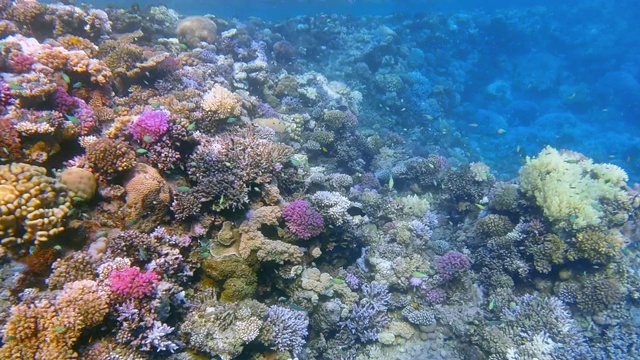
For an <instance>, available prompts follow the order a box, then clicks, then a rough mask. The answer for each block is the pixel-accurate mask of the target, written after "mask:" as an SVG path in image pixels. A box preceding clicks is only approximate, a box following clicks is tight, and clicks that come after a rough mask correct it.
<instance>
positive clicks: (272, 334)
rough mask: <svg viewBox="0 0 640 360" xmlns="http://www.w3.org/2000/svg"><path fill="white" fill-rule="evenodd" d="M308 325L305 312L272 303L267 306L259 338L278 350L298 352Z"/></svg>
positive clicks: (302, 344)
mask: <svg viewBox="0 0 640 360" xmlns="http://www.w3.org/2000/svg"><path fill="white" fill-rule="evenodd" d="M308 326H309V318H308V317H307V315H306V314H305V313H303V312H301V311H294V310H290V309H287V308H284V307H281V306H277V305H273V306H270V307H269V313H268V314H267V320H266V321H265V322H264V325H263V326H262V330H261V331H260V339H261V340H262V341H263V342H264V343H265V344H267V345H269V346H271V347H273V348H274V349H276V350H278V351H291V352H293V353H294V354H298V353H300V352H301V351H302V348H303V347H304V345H305V343H306V341H305V340H304V338H305V337H306V336H307V327H308Z"/></svg>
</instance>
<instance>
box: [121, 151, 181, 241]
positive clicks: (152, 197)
mask: <svg viewBox="0 0 640 360" xmlns="http://www.w3.org/2000/svg"><path fill="white" fill-rule="evenodd" d="M124 188H125V190H126V191H127V200H126V202H127V209H128V219H129V221H131V222H135V224H136V227H137V228H138V229H141V230H144V231H151V230H152V229H153V228H154V227H156V226H157V224H158V223H160V222H162V221H163V220H166V219H165V218H166V217H167V216H168V213H169V208H170V206H171V197H172V191H171V187H170V186H169V184H167V182H166V181H165V180H164V179H163V178H162V176H161V175H160V173H158V170H156V169H154V168H153V167H151V166H149V165H146V164H138V165H137V166H136V168H135V170H134V171H133V172H132V173H131V175H130V176H129V178H128V179H127V180H126V181H125V184H124Z"/></svg>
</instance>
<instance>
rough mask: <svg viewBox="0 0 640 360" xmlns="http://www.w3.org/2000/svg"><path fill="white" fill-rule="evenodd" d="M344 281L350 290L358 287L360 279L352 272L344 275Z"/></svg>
mask: <svg viewBox="0 0 640 360" xmlns="http://www.w3.org/2000/svg"><path fill="white" fill-rule="evenodd" d="M344 282H346V283H347V286H349V288H350V289H351V290H356V289H358V288H360V279H358V277H357V276H355V275H354V274H353V273H347V275H345V276H344Z"/></svg>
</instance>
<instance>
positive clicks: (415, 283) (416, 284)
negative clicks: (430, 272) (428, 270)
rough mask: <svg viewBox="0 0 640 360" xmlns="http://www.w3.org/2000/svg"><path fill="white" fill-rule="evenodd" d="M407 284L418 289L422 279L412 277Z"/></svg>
mask: <svg viewBox="0 0 640 360" xmlns="http://www.w3.org/2000/svg"><path fill="white" fill-rule="evenodd" d="M409 284H410V285H411V286H413V287H419V286H422V278H421V277H418V276H412V277H411V278H410V279H409Z"/></svg>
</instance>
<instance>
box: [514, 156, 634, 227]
mask: <svg viewBox="0 0 640 360" xmlns="http://www.w3.org/2000/svg"><path fill="white" fill-rule="evenodd" d="M627 180H628V178H627V174H626V173H625V172H624V170H622V169H621V168H619V167H617V166H615V165H611V164H594V163H593V161H591V159H588V158H586V157H584V156H582V155H581V154H578V153H573V152H567V151H562V152H561V151H558V150H556V149H554V148H552V147H550V146H548V147H546V148H544V149H543V150H542V151H541V152H540V154H538V156H537V157H536V158H527V163H526V164H525V165H524V166H523V167H522V168H521V169H520V185H521V188H522V191H523V192H524V193H525V194H526V195H527V196H529V197H530V198H533V199H534V200H535V202H536V204H537V205H538V206H540V208H542V211H543V212H544V215H545V217H546V218H547V219H548V220H549V221H551V223H552V224H553V225H554V226H555V227H556V228H557V229H560V230H580V229H583V228H585V227H587V226H605V227H606V226H608V225H614V224H616V223H618V224H619V223H622V222H624V221H625V220H626V218H627V215H626V209H627V208H628V206H629V199H628V197H627V195H626V192H625V191H624V187H625V186H626V181H627Z"/></svg>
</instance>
